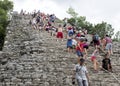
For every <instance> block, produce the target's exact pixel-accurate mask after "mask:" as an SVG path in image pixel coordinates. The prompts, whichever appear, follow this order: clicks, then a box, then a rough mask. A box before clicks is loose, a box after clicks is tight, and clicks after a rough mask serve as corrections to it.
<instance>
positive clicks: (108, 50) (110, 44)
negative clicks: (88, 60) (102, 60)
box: [105, 35, 113, 56]
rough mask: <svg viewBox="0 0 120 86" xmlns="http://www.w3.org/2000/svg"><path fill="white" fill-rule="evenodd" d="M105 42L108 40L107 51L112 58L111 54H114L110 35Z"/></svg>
mask: <svg viewBox="0 0 120 86" xmlns="http://www.w3.org/2000/svg"><path fill="white" fill-rule="evenodd" d="M105 40H106V50H107V52H108V54H109V56H110V55H111V54H113V52H112V39H111V38H110V37H109V36H108V35H106V37H105Z"/></svg>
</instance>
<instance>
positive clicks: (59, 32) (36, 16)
mask: <svg viewBox="0 0 120 86" xmlns="http://www.w3.org/2000/svg"><path fill="white" fill-rule="evenodd" d="M22 14H23V13H22ZM23 15H24V14H23ZM31 16H32V17H31V19H30V22H29V24H30V25H31V26H32V28H33V29H37V30H39V31H41V32H42V31H47V32H48V33H50V35H51V36H54V37H56V38H57V40H56V41H60V42H62V41H63V40H67V41H66V51H67V52H68V53H73V54H76V55H77V57H78V64H77V65H75V67H74V72H73V77H72V80H73V84H74V80H75V78H76V79H77V82H78V86H88V82H89V75H88V71H87V68H86V66H85V62H86V61H87V60H89V58H90V59H91V60H90V61H91V62H92V64H93V69H94V71H93V72H94V73H98V72H99V69H100V65H99V62H98V60H97V59H98V58H99V57H101V56H100V53H101V52H102V53H103V55H104V56H103V57H104V58H103V60H102V62H101V63H102V65H101V68H102V69H103V70H107V71H109V72H112V67H111V60H110V56H111V55H112V54H113V52H112V39H111V38H110V37H109V35H107V34H105V37H104V38H100V36H99V35H98V34H97V33H93V34H92V35H91V36H92V40H91V41H88V37H87V35H88V34H89V33H88V31H87V29H85V28H83V29H81V30H77V29H76V27H75V26H72V25H70V24H68V23H67V18H65V19H63V24H59V25H57V24H56V16H55V15H54V14H51V15H49V14H45V13H42V12H40V11H34V12H33V13H31ZM56 25H57V26H56ZM91 46H93V47H94V50H91V49H90V48H91ZM90 51H92V53H90ZM100 51H101V52H100Z"/></svg>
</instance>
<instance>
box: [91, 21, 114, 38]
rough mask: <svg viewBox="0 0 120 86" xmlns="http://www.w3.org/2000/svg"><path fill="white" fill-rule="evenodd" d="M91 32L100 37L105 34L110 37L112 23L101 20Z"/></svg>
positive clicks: (111, 34)
mask: <svg viewBox="0 0 120 86" xmlns="http://www.w3.org/2000/svg"><path fill="white" fill-rule="evenodd" d="M92 33H97V34H99V36H100V37H104V35H105V34H107V35H109V36H111V37H112V36H113V34H114V29H113V28H112V25H110V24H107V23H106V22H102V23H99V24H96V25H95V26H94V28H93V31H92Z"/></svg>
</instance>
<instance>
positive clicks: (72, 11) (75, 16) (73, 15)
mask: <svg viewBox="0 0 120 86" xmlns="http://www.w3.org/2000/svg"><path fill="white" fill-rule="evenodd" d="M67 13H68V14H70V16H71V17H73V18H77V16H78V13H76V12H75V10H74V9H73V8H72V7H70V8H68V11H67Z"/></svg>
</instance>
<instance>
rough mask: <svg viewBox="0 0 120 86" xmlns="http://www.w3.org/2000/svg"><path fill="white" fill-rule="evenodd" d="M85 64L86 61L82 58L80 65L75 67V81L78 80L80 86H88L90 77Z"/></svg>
mask: <svg viewBox="0 0 120 86" xmlns="http://www.w3.org/2000/svg"><path fill="white" fill-rule="evenodd" d="M84 62H85V60H84V59H83V58H81V59H80V62H79V64H77V65H75V67H74V75H73V79H75V78H76V80H77V83H78V86H88V81H89V75H88V71H87V68H86V66H84Z"/></svg>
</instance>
